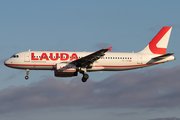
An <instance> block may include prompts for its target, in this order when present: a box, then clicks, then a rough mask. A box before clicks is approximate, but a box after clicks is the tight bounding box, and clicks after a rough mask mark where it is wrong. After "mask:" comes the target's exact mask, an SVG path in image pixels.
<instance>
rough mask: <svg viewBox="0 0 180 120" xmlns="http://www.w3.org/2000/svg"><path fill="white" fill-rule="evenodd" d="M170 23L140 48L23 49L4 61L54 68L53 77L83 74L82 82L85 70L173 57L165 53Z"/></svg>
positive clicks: (138, 64)
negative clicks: (117, 49) (119, 49)
mask: <svg viewBox="0 0 180 120" xmlns="http://www.w3.org/2000/svg"><path fill="white" fill-rule="evenodd" d="M171 29H172V27H169V26H165V27H163V28H162V29H161V30H160V31H159V32H158V34H157V35H156V36H155V37H154V38H153V39H152V41H151V42H150V43H149V44H148V45H147V46H146V47H145V48H144V49H143V50H142V51H140V52H137V53H122V52H107V51H111V48H112V47H109V48H106V49H101V50H99V51H96V52H66V51H30V50H29V51H26V52H20V53H16V54H14V55H12V57H11V58H9V59H7V60H6V61H5V62H4V64H5V65H6V66H8V67H11V68H15V69H25V70H26V76H25V79H26V80H27V79H28V78H29V76H28V75H29V70H53V71H54V75H55V76H56V77H72V76H77V75H78V73H81V74H82V75H83V77H82V82H86V81H87V79H88V78H89V75H88V74H87V72H95V71H122V70H131V69H137V68H143V67H148V66H152V65H156V64H161V63H165V62H168V61H172V60H175V57H174V56H172V55H173V53H166V49H167V45H168V42H169V37H170V34H171Z"/></svg>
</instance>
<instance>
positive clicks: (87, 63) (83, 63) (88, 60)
mask: <svg viewBox="0 0 180 120" xmlns="http://www.w3.org/2000/svg"><path fill="white" fill-rule="evenodd" d="M111 48H112V46H111V47H109V48H107V49H101V50H99V51H96V52H94V53H92V54H89V55H87V56H85V57H82V58H80V59H77V60H74V61H72V62H71V63H70V64H74V65H76V67H91V64H92V63H94V62H95V61H96V60H98V59H100V58H101V57H102V56H104V55H105V54H104V53H105V52H107V51H108V50H109V51H111Z"/></svg>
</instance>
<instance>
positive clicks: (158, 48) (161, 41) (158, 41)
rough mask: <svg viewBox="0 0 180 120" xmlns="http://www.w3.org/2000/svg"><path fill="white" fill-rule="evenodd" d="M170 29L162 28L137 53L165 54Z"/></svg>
mask: <svg viewBox="0 0 180 120" xmlns="http://www.w3.org/2000/svg"><path fill="white" fill-rule="evenodd" d="M171 29H172V27H167V26H166V27H163V28H162V29H161V30H160V31H159V32H158V34H157V35H156V36H155V37H154V38H153V39H152V40H151V42H150V43H149V44H148V45H147V46H146V47H145V48H144V49H143V50H142V51H141V52H139V53H147V54H161V55H164V54H165V53H166V49H167V46H168V42H169V37H170V34H171Z"/></svg>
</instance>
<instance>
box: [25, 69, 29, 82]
mask: <svg viewBox="0 0 180 120" xmlns="http://www.w3.org/2000/svg"><path fill="white" fill-rule="evenodd" d="M28 75H29V69H26V76H25V79H26V80H28V79H29V76H28Z"/></svg>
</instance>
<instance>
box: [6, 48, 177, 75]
mask: <svg viewBox="0 0 180 120" xmlns="http://www.w3.org/2000/svg"><path fill="white" fill-rule="evenodd" d="M91 53H92V52H64V51H27V52H20V53H17V54H15V55H14V56H12V57H11V58H10V59H8V60H6V61H5V63H4V64H5V65H6V66H8V67H12V68H17V69H29V70H55V69H56V64H57V63H62V62H66V63H70V62H72V61H73V60H76V59H79V58H81V57H84V56H86V55H89V54H91ZM157 56H160V55H158V54H143V53H119V52H107V53H105V55H104V56H103V57H102V58H100V59H99V60H97V61H95V62H94V63H93V64H92V66H91V67H90V68H87V71H88V72H91V71H121V70H130V69H136V68H142V67H146V66H150V65H155V64H160V63H164V62H168V61H171V60H174V59H175V57H174V56H169V57H167V58H165V59H162V60H159V61H154V60H153V59H152V58H154V57H157Z"/></svg>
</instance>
